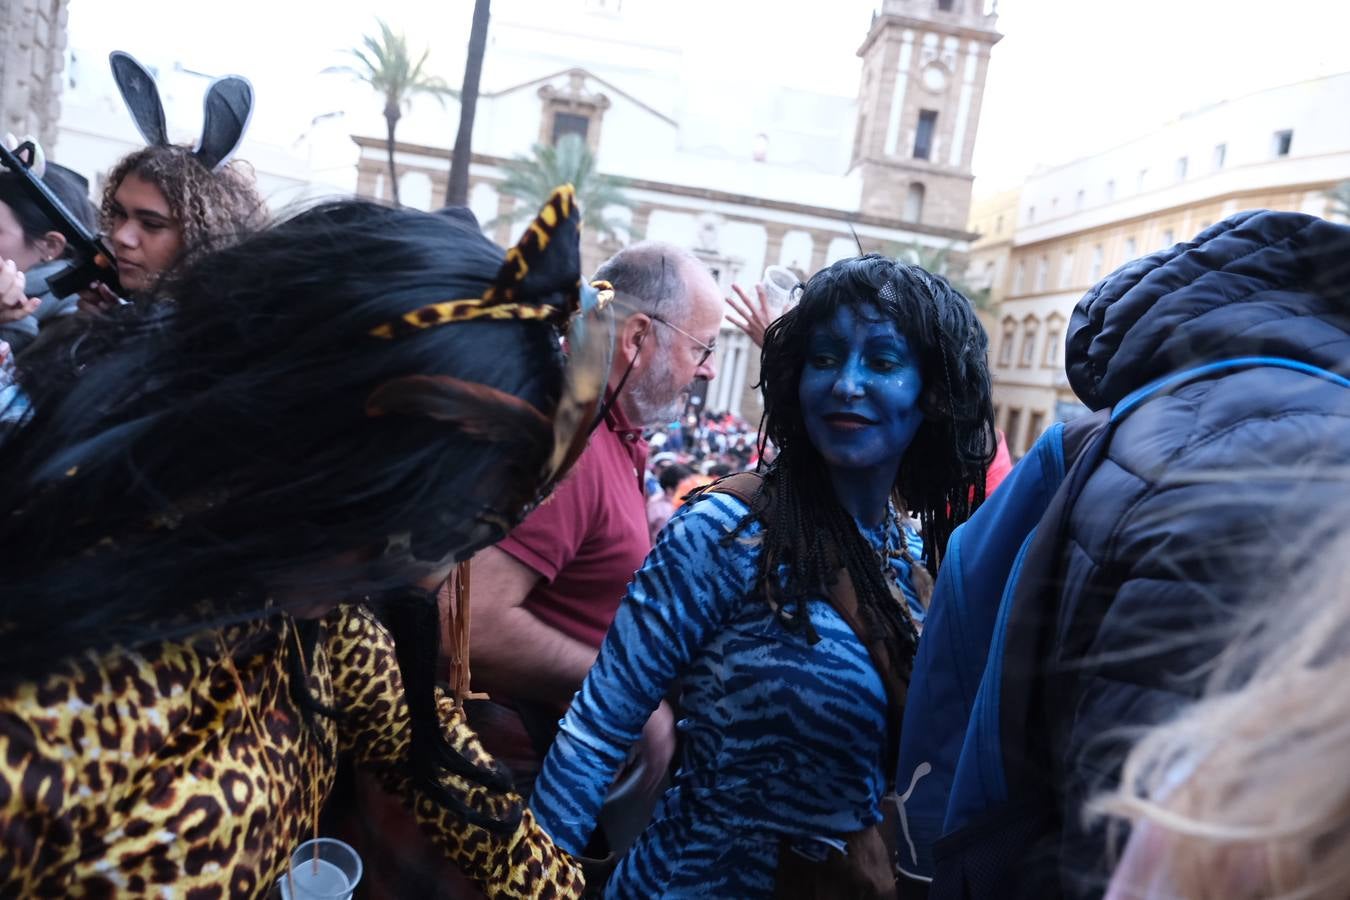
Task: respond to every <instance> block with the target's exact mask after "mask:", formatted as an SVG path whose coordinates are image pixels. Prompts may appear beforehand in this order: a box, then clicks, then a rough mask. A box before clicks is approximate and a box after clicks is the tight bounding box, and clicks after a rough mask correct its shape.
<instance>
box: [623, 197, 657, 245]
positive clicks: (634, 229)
mask: <svg viewBox="0 0 1350 900" xmlns="http://www.w3.org/2000/svg"><path fill="white" fill-rule="evenodd" d="M651 215H652V207H651V206H650V205H649V204H646V203H642V204H639V205H638V206H637V208H636V209H634V210H633V219H632V222H631V223H630V225H629V228H630V229H631V230H630V231H629V235H630V236H631V238H632V240H634V241H640V240H642V239H643V238H645V237H646V236H647V220H648V219H650V218H651Z"/></svg>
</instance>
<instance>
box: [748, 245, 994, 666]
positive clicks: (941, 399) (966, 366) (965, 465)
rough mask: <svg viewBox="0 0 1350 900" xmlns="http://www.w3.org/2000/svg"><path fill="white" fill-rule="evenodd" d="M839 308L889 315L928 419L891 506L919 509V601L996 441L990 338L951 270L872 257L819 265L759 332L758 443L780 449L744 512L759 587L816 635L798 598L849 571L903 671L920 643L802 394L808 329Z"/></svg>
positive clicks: (864, 610)
mask: <svg viewBox="0 0 1350 900" xmlns="http://www.w3.org/2000/svg"><path fill="white" fill-rule="evenodd" d="M841 308H849V309H853V310H855V311H856V312H857V314H859V315H862V316H866V317H868V318H874V319H876V318H879V319H881V320H884V321H892V322H894V323H895V324H896V327H897V328H898V329H899V331H900V333H901V334H902V335H904V337H905V339H906V341H907V342H908V344H909V348H910V351H911V352H912V353H913V354H914V357H915V359H916V360H917V363H918V367H919V372H920V376H921V378H922V380H923V389H922V392H921V394H920V397H919V408H920V410H921V412H922V413H923V415H924V419H923V423H922V424H921V425H920V426H919V429H918V431H917V433H916V434H915V436H914V439H913V441H912V442H911V443H910V445H909V448H908V450H906V452H905V455H904V458H903V460H902V461H901V463H900V469H899V472H898V474H897V476H896V481H895V485H894V489H893V491H892V500H893V501H894V502H895V504H896V506H897V507H898V508H899V509H900V510H902V511H907V512H912V513H914V514H916V515H917V516H918V518H919V521H920V523H921V525H922V529H923V536H924V541H925V545H926V548H927V551H926V564H927V569H926V571H925V570H924V569H923V568H922V567H920V566H919V565H917V564H915V565H912V566H911V572H912V573H913V577H915V580H916V587H917V588H919V591H920V594H921V596H922V595H924V594H925V593H927V592H929V591H931V586H932V582H931V578H932V577H933V576H936V574H937V569H938V565H939V563H940V561H941V559H942V555H943V553H944V552H945V551H946V547H947V540H948V539H949V538H950V537H951V533H952V531H953V530H954V529H955V528H956V526H957V525H959V524H960V523H961V522H963V521H965V520H966V519H967V518H968V517H969V516H970V514H971V512H973V511H974V509H975V508H976V507H977V506H978V505H979V504H980V503H981V502H982V501H983V499H984V478H985V470H986V469H987V467H988V465H989V463H990V461H992V459H993V457H994V451H995V447H996V444H995V435H994V413H993V401H992V399H991V397H990V390H991V386H990V378H989V368H988V360H987V354H988V343H989V341H988V336H987V335H986V334H985V331H984V328H983V326H981V325H980V322H979V320H978V318H977V317H976V315H975V310H974V307H973V306H972V305H971V303H970V301H969V300H967V299H966V298H965V297H963V296H962V295H961V294H960V293H958V292H957V291H956V290H954V289H953V288H952V286H951V285H950V284H948V283H947V281H946V279H944V278H942V277H940V276H936V275H932V274H930V273H929V272H926V271H924V270H923V269H920V268H918V267H917V266H907V265H904V264H902V263H898V262H896V261H895V260H893V259H889V258H887V257H884V256H880V255H877V254H869V255H866V256H860V257H856V258H852V259H846V260H841V261H840V262H837V263H835V264H834V265H832V266H830V267H829V268H827V269H824V270H822V271H820V272H818V273H817V274H816V275H815V276H813V277H812V278H811V280H810V281H809V282H808V283H807V285H806V288H805V290H804V291H803V292H802V297H801V302H800V303H799V304H798V305H797V306H796V307H794V308H793V309H791V310H789V311H788V312H787V313H786V314H785V315H783V316H782V317H781V318H779V319H778V320H777V321H776V322H774V323H773V324H772V325H771V326H770V327H769V329H768V332H767V334H766V335H765V339H764V352H763V356H762V358H761V364H760V384H759V388H760V390H761V392H762V394H763V398H764V417H763V419H762V420H761V423H760V448H759V449H760V457H761V458H763V457H764V455H765V450H766V449H767V447H766V445H767V443H768V442H772V443H773V445H774V446H775V447H776V448H777V450H778V455H777V457H776V458H775V459H774V461H773V463H772V464H770V465H768V466H767V467H765V468H764V469H763V475H764V481H763V486H762V488H761V495H760V497H759V498H758V499H757V501H756V503H755V504H754V506H753V508H752V510H751V513H750V515H749V516H747V518H746V520H745V521H746V522H748V521H751V520H752V519H755V518H759V519H760V520H761V521H762V522H763V526H764V528H763V532H762V535H763V537H762V540H763V551H762V552H761V553H760V557H759V573H758V589H759V591H760V592H761V593H762V595H763V596H764V598H765V599H766V600H767V601H768V602H769V604H770V605H771V606H772V607H773V608H774V609H775V610H776V611H777V612H778V615H779V618H780V619H781V620H782V621H783V623H784V625H786V626H787V627H789V628H792V629H800V630H805V631H806V632H807V634H808V636H811V637H812V638H813V639H814V632H813V631H812V629H811V625H810V619H809V617H808V616H807V613H806V601H807V600H808V599H809V598H811V597H818V596H820V595H821V594H822V593H824V592H826V591H827V590H828V587H829V585H830V584H831V583H832V581H833V579H834V578H835V577H836V573H837V572H838V571H839V570H840V569H841V568H842V569H846V570H847V571H848V574H849V577H850V578H851V579H852V581H853V586H854V589H855V591H856V592H857V596H858V605H859V611H860V613H861V615H862V619H863V622H864V624H865V625H866V626H867V628H868V629H870V630H871V632H872V636H873V637H875V638H880V639H882V640H883V641H884V643H885V646H886V647H887V650H888V652H889V653H890V654H891V662H892V669H893V671H894V672H895V673H897V675H899V676H900V677H902V678H906V679H907V678H908V675H909V672H910V670H911V666H912V663H913V658H914V651H915V648H916V646H917V639H918V635H917V632H916V630H915V627H914V624H913V622H912V621H911V620H910V617H909V616H908V615H907V613H906V611H905V610H904V609H903V608H902V606H901V604H899V603H896V602H895V600H894V599H893V597H892V594H891V591H890V588H889V586H888V585H887V583H886V575H885V574H884V573H883V571H882V568H881V566H880V564H879V563H878V560H877V556H876V553H875V551H874V550H873V549H872V546H871V544H869V543H868V541H867V539H866V538H865V537H864V536H863V535H862V534H861V533H860V532H859V530H858V527H857V525H856V524H855V523H854V521H853V518H852V516H850V515H849V513H848V512H847V511H846V510H845V509H844V507H843V506H842V505H841V504H840V503H839V501H838V500H837V499H836V497H835V495H834V490H833V488H832V486H831V483H830V479H829V478H828V477H826V474H825V473H826V466H825V461H824V459H823V458H822V457H821V455H820V453H819V451H817V450H816V448H815V446H814V445H812V443H811V441H810V439H809V437H808V436H807V432H806V426H805V423H804V421H803V418H802V412H801V409H800V404H799V400H798V386H799V384H800V382H801V377H802V370H803V368H804V366H805V362H806V348H807V342H808V340H809V339H810V336H811V333H812V332H813V331H814V330H815V328H816V327H817V326H819V325H821V324H823V323H826V322H828V321H830V320H831V319H832V318H833V317H834V315H835V313H836V312H837V311H838V310H839V309H841ZM766 513H767V515H766ZM744 524H745V523H744V522H743V523H742V527H743V526H744ZM737 530H738V531H739V530H740V529H737ZM925 575H927V576H928V577H927V578H924V576H925Z"/></svg>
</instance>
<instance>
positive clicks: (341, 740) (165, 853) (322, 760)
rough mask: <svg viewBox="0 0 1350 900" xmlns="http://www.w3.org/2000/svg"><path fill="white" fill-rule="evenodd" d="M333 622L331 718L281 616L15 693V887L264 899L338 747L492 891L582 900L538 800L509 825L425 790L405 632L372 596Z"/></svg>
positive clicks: (329, 637)
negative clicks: (397, 642) (402, 669)
mask: <svg viewBox="0 0 1350 900" xmlns="http://www.w3.org/2000/svg"><path fill="white" fill-rule="evenodd" d="M320 627H321V630H320V638H319V642H318V648H317V650H316V652H315V653H314V658H313V660H312V667H311V669H310V671H309V688H310V691H311V693H312V695H313V696H314V697H315V699H317V700H318V701H319V702H320V703H322V704H324V705H325V706H326V707H329V708H336V709H338V710H340V711H341V716H340V717H339V718H338V719H337V720H334V719H332V718H329V717H326V716H321V715H315V716H314V717H313V718H314V727H310V726H308V725H306V724H305V723H304V721H303V719H302V718H301V714H300V712H299V710H298V709H297V708H296V706H295V704H294V702H293V701H292V699H291V693H290V685H289V681H290V675H289V674H288V672H289V669H288V665H287V654H289V653H294V652H298V651H297V650H296V644H295V642H294V637H293V634H292V632H291V630H290V627H289V623H288V620H287V619H285V618H284V617H280V616H278V617H275V618H272V619H270V620H267V621H265V622H255V623H250V624H248V625H243V626H238V627H234V628H230V629H225V630H224V631H223V632H220V631H216V632H210V633H208V634H205V635H199V636H195V637H194V638H192V639H189V640H185V641H181V642H176V643H159V644H154V645H151V646H149V647H147V648H144V649H142V650H140V651H137V652H126V651H121V652H105V653H101V654H95V653H86V654H83V655H80V656H78V657H75V658H73V659H72V660H71V661H70V662H69V663H66V664H63V665H62V667H61V668H60V669H59V670H58V671H56V672H55V673H54V674H52V675H50V676H48V677H45V678H43V679H42V680H40V681H38V682H36V683H27V684H23V685H21V686H19V687H17V688H14V689H13V690H11V691H10V692H9V693H8V694H7V695H0V897H24V898H27V897H71V896H80V897H149V896H153V897H170V896H171V897H184V898H189V900H209V898H225V897H231V898H252V897H261V896H263V895H265V894H266V893H267V892H268V891H269V890H271V888H272V886H273V884H274V883H275V882H276V881H277V879H278V878H280V877H281V876H282V875H284V873H285V868H286V861H287V857H288V855H289V853H290V852H291V851H292V850H293V849H294V848H295V847H296V846H297V845H298V844H299V843H300V842H302V841H304V840H306V839H308V838H309V837H312V836H313V832H314V816H315V814H316V810H317V808H318V807H319V806H321V805H322V802H323V800H324V798H326V797H327V796H328V793H329V791H330V790H331V789H332V787H333V782H334V778H335V776H336V756H335V754H334V753H333V752H332V749H333V748H334V747H336V748H337V750H338V751H339V752H347V753H350V754H352V756H353V758H354V759H355V761H356V763H357V765H358V766H361V767H364V768H365V769H367V770H369V771H371V772H373V773H374V774H375V775H376V777H377V778H378V779H379V780H380V782H381V783H382V784H383V786H384V787H385V789H386V790H389V791H390V792H392V793H395V794H398V795H400V796H402V797H403V798H404V799H405V802H408V803H409V804H410V805H411V807H412V809H413V811H414V814H415V816H416V818H417V820H418V823H419V824H420V825H421V826H422V827H423V828H424V829H425V830H426V831H427V832H428V833H429V834H430V835H431V836H432V838H433V840H434V841H435V842H436V844H437V846H438V847H439V848H440V849H441V850H442V851H443V852H444V853H445V854H446V857H447V858H448V859H449V860H451V861H452V862H453V863H454V864H456V865H457V866H459V867H460V868H461V869H462V870H463V871H464V872H465V873H466V874H467V875H469V876H470V877H471V878H473V879H474V880H475V881H476V882H478V884H479V885H480V886H482V888H483V889H484V890H485V892H486V893H487V894H488V896H490V897H503V898H527V897H528V898H566V897H579V896H580V895H581V893H582V888H583V884H582V877H581V873H580V870H579V869H578V868H577V867H576V866H575V864H574V863H573V861H572V860H571V858H570V857H568V856H567V855H566V854H565V853H563V852H562V851H561V850H558V849H557V848H556V847H554V846H553V844H552V842H551V841H550V840H549V839H548V837H547V836H546V835H545V834H544V833H543V832H542V831H540V830H539V828H538V827H537V826H536V825H535V823H534V819H533V818H532V817H531V815H530V813H529V811H528V810H526V811H525V813H524V816H523V818H522V819H521V821H520V826H519V827H518V828H517V829H516V831H515V832H514V833H513V834H511V835H499V834H494V833H492V832H489V831H487V830H485V829H483V828H480V827H477V826H473V825H470V824H468V823H466V822H464V821H463V820H462V819H460V818H457V817H456V816H455V815H454V814H453V813H451V812H449V811H448V810H446V809H445V808H443V807H442V806H440V805H439V804H437V803H435V802H434V801H433V800H431V799H430V798H429V797H426V796H422V795H420V794H418V793H416V792H415V791H413V790H412V789H411V788H410V785H409V779H408V778H407V777H406V775H405V773H404V769H403V766H402V760H403V759H404V757H405V753H406V751H407V748H408V743H409V740H410V735H411V728H410V725H409V722H408V715H407V708H406V706H405V704H404V701H403V689H402V681H401V679H400V677H399V671H398V666H397V663H396V661H395V657H394V648H393V641H392V640H391V638H390V637H389V634H388V633H387V632H386V631H385V630H384V628H383V627H381V626H380V625H379V624H378V623H377V622H376V621H375V620H374V618H373V616H372V615H371V614H370V613H369V611H368V610H365V609H364V608H362V607H350V606H344V607H341V608H339V609H337V610H335V611H334V612H333V613H331V614H329V615H328V616H327V617H326V618H325V619H323V620H322V622H321V623H320ZM226 647H229V648H230V656H229V658H228V659H226V658H225V656H224V653H223V651H224V648H226ZM236 675H237V679H238V680H236ZM241 687H242V693H241V690H240V688H241ZM438 701H439V703H440V713H441V718H442V721H443V723H444V726H445V729H446V732H447V734H448V735H449V736H450V740H451V743H452V745H453V746H454V747H455V749H456V750H458V751H459V752H461V753H462V754H464V755H465V756H466V757H467V758H468V759H471V760H474V761H475V762H477V763H479V764H481V765H485V764H487V763H488V762H489V757H488V755H487V754H486V753H485V752H484V751H483V749H482V747H481V746H480V745H479V743H478V739H477V737H475V735H474V734H473V732H472V731H471V730H470V729H469V727H468V726H467V725H466V724H465V721H464V716H463V713H462V711H461V710H460V709H458V708H456V707H455V706H454V704H453V703H452V702H451V701H450V700H449V699H448V698H447V697H444V696H439V697H438ZM444 784H445V786H446V787H447V788H449V789H450V790H451V791H453V792H455V794H456V795H457V796H459V797H460V798H461V799H462V800H463V801H464V803H465V804H466V805H468V806H469V807H470V808H473V809H476V810H479V811H481V812H484V813H486V814H488V815H491V816H494V817H501V816H502V814H503V813H504V812H506V811H507V808H508V806H509V805H510V804H513V803H514V804H519V803H520V801H519V799H518V798H516V797H514V796H503V795H500V794H496V793H494V792H492V791H489V790H488V789H486V788H484V787H482V786H480V785H477V784H473V783H470V782H467V781H465V780H463V779H460V778H459V777H457V776H447V777H446V778H445V781H444Z"/></svg>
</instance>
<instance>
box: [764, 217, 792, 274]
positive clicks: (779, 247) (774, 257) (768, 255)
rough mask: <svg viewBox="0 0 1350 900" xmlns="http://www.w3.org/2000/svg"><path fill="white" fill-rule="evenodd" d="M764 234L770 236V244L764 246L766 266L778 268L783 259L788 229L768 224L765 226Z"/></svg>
mask: <svg viewBox="0 0 1350 900" xmlns="http://www.w3.org/2000/svg"><path fill="white" fill-rule="evenodd" d="M764 233H765V234H766V235H767V236H768V242H767V243H766V244H765V245H764V265H765V266H766V267H767V266H776V265H778V261H779V260H780V259H782V258H783V238H785V237H787V228H785V227H784V226H782V225H775V224H772V223H768V224H766V225H765V226H764Z"/></svg>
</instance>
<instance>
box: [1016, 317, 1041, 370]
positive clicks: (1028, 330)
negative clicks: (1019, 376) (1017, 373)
mask: <svg viewBox="0 0 1350 900" xmlns="http://www.w3.org/2000/svg"><path fill="white" fill-rule="evenodd" d="M1040 330H1041V320H1040V319H1038V318H1036V317H1035V316H1027V317H1026V318H1025V319H1023V320H1022V356H1021V358H1020V359H1019V360H1018V361H1017V364H1018V365H1019V366H1022V367H1024V368H1029V367H1030V366H1031V364H1032V363H1033V362H1035V360H1036V338H1037V337H1038V336H1039V334H1040Z"/></svg>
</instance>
